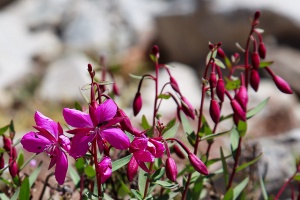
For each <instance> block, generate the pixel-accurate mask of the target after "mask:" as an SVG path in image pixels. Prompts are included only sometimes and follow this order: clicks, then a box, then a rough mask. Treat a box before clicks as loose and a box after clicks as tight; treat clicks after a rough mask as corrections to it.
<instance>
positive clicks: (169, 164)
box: [166, 157, 177, 182]
mask: <svg viewBox="0 0 300 200" xmlns="http://www.w3.org/2000/svg"><path fill="white" fill-rule="evenodd" d="M166 175H167V177H168V179H169V180H170V181H173V182H175V181H176V177H177V166H176V163H175V161H174V160H173V158H171V157H168V158H167V160H166Z"/></svg>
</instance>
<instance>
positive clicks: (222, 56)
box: [217, 48, 226, 59]
mask: <svg viewBox="0 0 300 200" xmlns="http://www.w3.org/2000/svg"><path fill="white" fill-rule="evenodd" d="M217 55H218V56H219V57H220V58H223V59H224V58H225V57H226V54H225V52H224V51H223V49H222V48H218V50H217Z"/></svg>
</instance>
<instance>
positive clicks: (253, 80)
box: [250, 70, 260, 92]
mask: <svg viewBox="0 0 300 200" xmlns="http://www.w3.org/2000/svg"><path fill="white" fill-rule="evenodd" d="M259 82H260V76H259V74H258V71H257V70H251V74H250V85H251V87H252V88H253V90H255V91H256V92H257V90H258V87H259Z"/></svg>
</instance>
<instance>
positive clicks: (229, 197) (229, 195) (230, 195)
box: [223, 188, 233, 200]
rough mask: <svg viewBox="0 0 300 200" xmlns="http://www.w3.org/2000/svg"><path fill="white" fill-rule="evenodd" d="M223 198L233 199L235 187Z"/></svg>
mask: <svg viewBox="0 0 300 200" xmlns="http://www.w3.org/2000/svg"><path fill="white" fill-rule="evenodd" d="M223 200H233V189H232V188H230V189H229V190H228V191H227V192H226V194H225V195H224V197H223Z"/></svg>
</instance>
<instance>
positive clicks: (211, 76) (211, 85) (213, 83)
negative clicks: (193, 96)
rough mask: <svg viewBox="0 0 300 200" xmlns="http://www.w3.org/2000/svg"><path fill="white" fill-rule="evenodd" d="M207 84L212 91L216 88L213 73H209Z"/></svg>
mask: <svg viewBox="0 0 300 200" xmlns="http://www.w3.org/2000/svg"><path fill="white" fill-rule="evenodd" d="M209 83H210V87H211V89H213V88H215V87H216V86H217V78H216V73H215V72H211V73H210V77H209Z"/></svg>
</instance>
